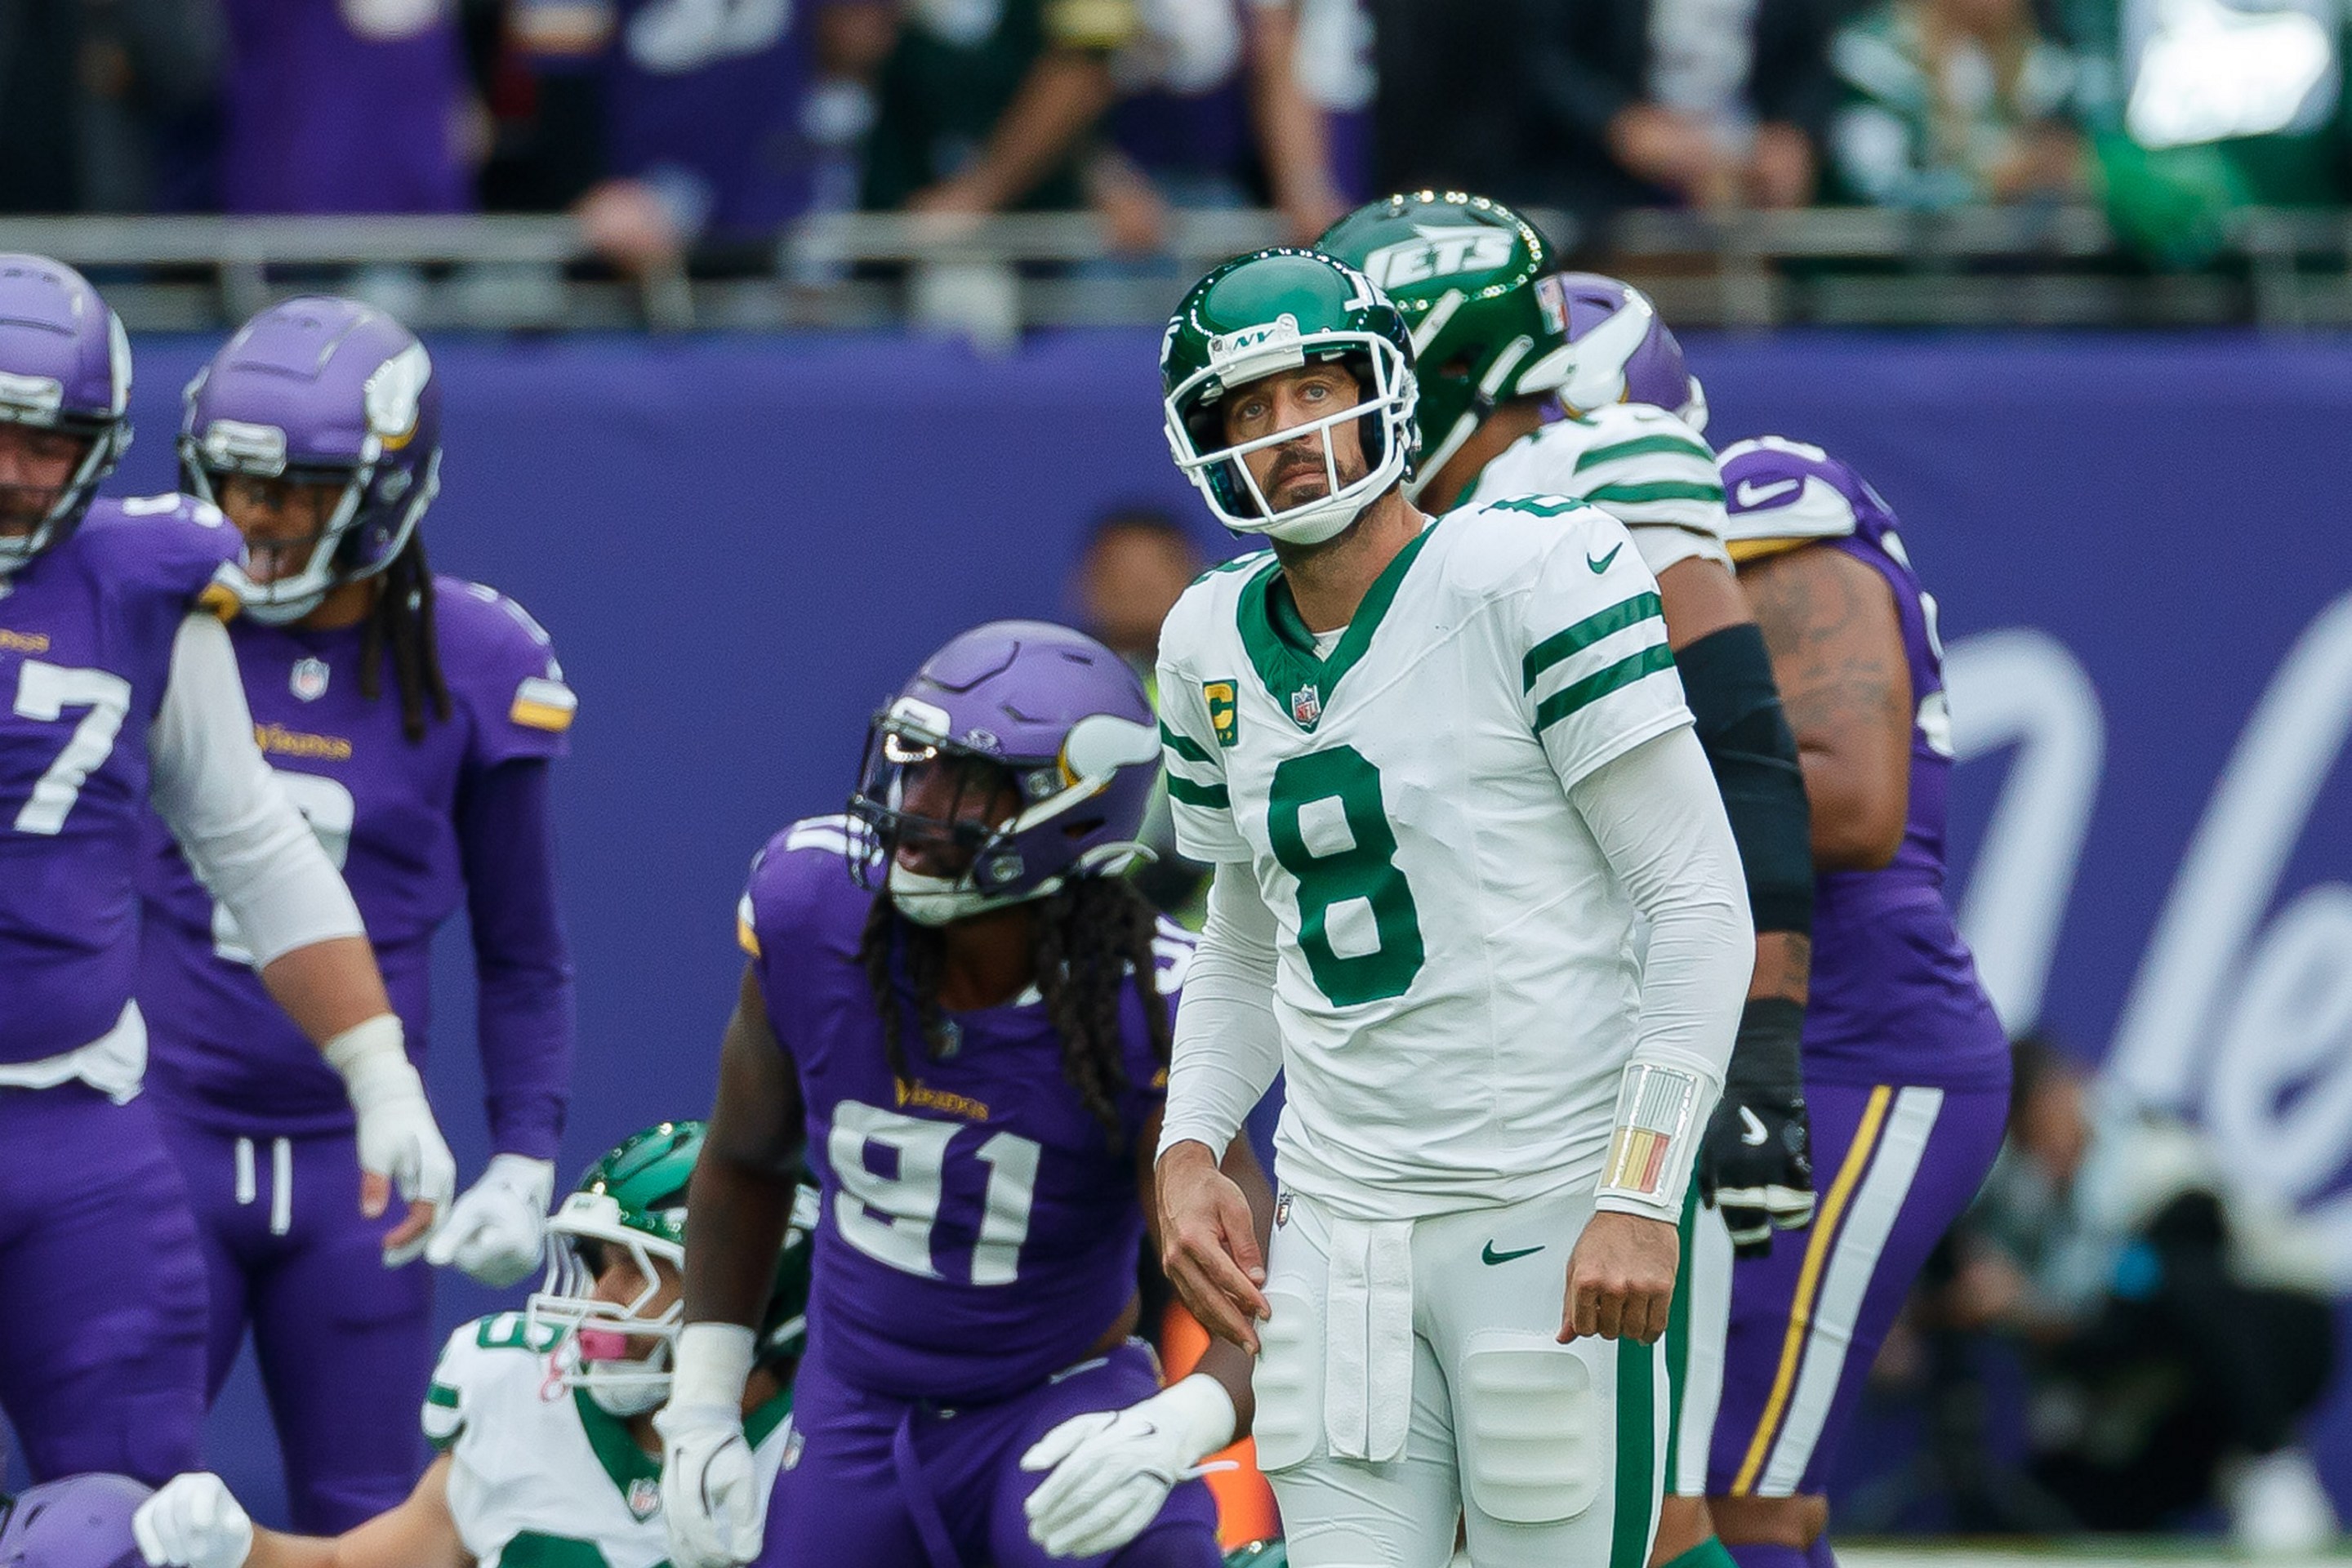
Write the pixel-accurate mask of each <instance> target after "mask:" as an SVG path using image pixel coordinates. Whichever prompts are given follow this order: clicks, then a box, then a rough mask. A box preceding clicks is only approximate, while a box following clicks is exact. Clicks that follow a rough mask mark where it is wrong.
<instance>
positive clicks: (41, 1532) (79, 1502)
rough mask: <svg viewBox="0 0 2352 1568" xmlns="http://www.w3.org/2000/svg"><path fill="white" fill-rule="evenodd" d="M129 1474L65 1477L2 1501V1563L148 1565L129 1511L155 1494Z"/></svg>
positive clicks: (73, 1567)
mask: <svg viewBox="0 0 2352 1568" xmlns="http://www.w3.org/2000/svg"><path fill="white" fill-rule="evenodd" d="M154 1495H155V1494H154V1492H153V1490H152V1489H150V1488H148V1487H146V1486H143V1485H142V1484H141V1483H140V1482H138V1481H134V1480H132V1479H131V1478H130V1477H129V1476H104V1475H91V1476H67V1477H65V1478H64V1479H61V1480H54V1481H44V1482H43V1483H42V1484H41V1485H39V1486H37V1487H33V1488H30V1489H26V1490H25V1491H23V1492H20V1493H18V1494H17V1496H16V1499H15V1500H12V1501H10V1502H8V1503H6V1504H5V1505H0V1568H146V1563H147V1560H146V1559H145V1558H144V1557H142V1556H141V1555H140V1553H139V1545H138V1542H135V1541H133V1540H132V1539H131V1515H132V1514H134V1513H136V1512H138V1511H139V1505H140V1504H141V1503H142V1502H145V1501H146V1500H148V1499H149V1498H151V1497H152V1496H154Z"/></svg>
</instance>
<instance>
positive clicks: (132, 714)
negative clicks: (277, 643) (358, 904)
mask: <svg viewBox="0 0 2352 1568" xmlns="http://www.w3.org/2000/svg"><path fill="white" fill-rule="evenodd" d="M237 548H238V540H237V535H236V530H235V529H233V528H230V527H229V526H227V523H226V521H225V520H224V519H223V518H222V517H221V514H220V513H219V512H217V511H215V510H214V509H213V508H211V507H209V506H207V505H205V504H204V503H203V502H201V501H195V500H185V499H184V498H182V497H179V496H151V497H147V498H144V499H142V500H101V501H99V502H97V503H96V504H95V505H93V506H92V507H91V508H90V510H89V515H88V516H87V517H85V518H84V519H83V520H82V523H81V526H80V527H79V528H77V529H76V530H74V531H73V532H72V533H70V534H68V535H67V536H66V538H65V539H64V540H63V541H62V542H59V543H58V544H55V545H53V546H51V547H50V548H49V549H47V550H46V551H44V552H41V553H40V554H38V555H37V556H35V557H34V558H33V559H32V560H31V561H30V562H29V563H26V565H24V566H23V567H20V568H19V569H18V570H17V571H16V573H15V574H13V575H12V576H8V577H0V995H5V997H6V999H7V1000H6V1003H5V1005H0V1061H9V1062H24V1061H38V1060H40V1059H41V1058H45V1057H53V1056H58V1055H60V1054H62V1053H64V1052H66V1051H70V1050H74V1049H77V1048H79V1047H82V1046H86V1045H88V1044H89V1043H90V1042H91V1041H92V1040H95V1039H97V1038H98V1037H100V1036H101V1035H103V1034H105V1033H106V1032H107V1031H108V1030H110V1029H111V1028H113V1027H114V1026H115V1024H116V1022H117V1020H119V1019H120V1018H121V1016H122V1009H123V1007H124V1005H126V1004H127V1003H129V1002H130V1000H131V988H132V979H133V976H134V974H135V973H136V972H137V970H138V966H139V892H138V866H139V839H140V829H139V824H140V822H141V819H142V817H144V816H148V815H149V812H148V808H147V787H148V758H147V731H148V726H150V725H151V724H152V723H153V722H154V721H155V715H156V712H157V710H158V709H159V708H160V707H161V705H162V702H163V688H164V684H165V681H166V679H167V678H168V677H169V674H170V671H171V665H172V642H173V638H174V637H176V636H177V635H178V634H179V629H180V625H181V623H182V622H183V621H184V620H185V619H186V618H187V616H188V612H189V610H190V609H192V608H193V607H194V606H195V605H196V604H197V603H198V601H199V599H200V598H202V597H205V595H206V594H207V590H208V589H211V588H213V586H214V583H215V575H216V574H218V573H219V571H220V569H221V568H222V567H223V566H224V565H225V564H226V563H228V562H230V561H232V560H234V559H236V553H237ZM217 592H218V593H219V594H220V595H222V596H223V603H225V604H226V603H233V602H234V601H232V600H228V599H226V594H227V590H226V588H225V587H222V588H219V589H218V590H217Z"/></svg>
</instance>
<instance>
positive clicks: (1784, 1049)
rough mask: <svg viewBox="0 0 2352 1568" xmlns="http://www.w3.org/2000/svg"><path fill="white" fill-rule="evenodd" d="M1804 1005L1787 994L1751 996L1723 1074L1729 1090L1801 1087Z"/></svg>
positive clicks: (1743, 1010)
mask: <svg viewBox="0 0 2352 1568" xmlns="http://www.w3.org/2000/svg"><path fill="white" fill-rule="evenodd" d="M1804 1034H1805V1005H1804V1004H1803V1003H1801V1002H1791V1001H1790V1000H1789V998H1787V997H1786V996H1751V997H1749V998H1748V1005H1747V1006H1745V1007H1743V1008H1741V1009H1740V1012H1739V1032H1738V1035H1736V1036H1734V1037H1733V1039H1732V1046H1731V1066H1730V1067H1729V1068H1727V1070H1726V1071H1725V1073H1724V1075H1723V1083H1724V1088H1725V1089H1726V1090H1727V1091H1728V1090H1730V1089H1767V1090H1771V1091H1775V1092H1779V1093H1787V1092H1789V1091H1790V1090H1791V1089H1798V1090H1800V1091H1801V1085H1802V1084H1803V1083H1804V1081H1805V1075H1804V1067H1803V1053H1804Z"/></svg>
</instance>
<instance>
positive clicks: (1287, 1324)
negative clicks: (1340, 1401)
mask: <svg viewBox="0 0 2352 1568" xmlns="http://www.w3.org/2000/svg"><path fill="white" fill-rule="evenodd" d="M1265 1301H1266V1305H1267V1307H1269V1308H1270V1309H1272V1316H1270V1317H1268V1318H1267V1319H1266V1320H1265V1321H1264V1322H1262V1323H1260V1324H1259V1325H1258V1331H1257V1337H1258V1356H1257V1365H1256V1367H1255V1369H1253V1370H1252V1372H1251V1373H1250V1392H1251V1394H1253V1395H1254V1396H1255V1398H1256V1401H1257V1416H1256V1419H1255V1422H1254V1423H1253V1424H1252V1426H1251V1433H1252V1435H1253V1436H1255V1438H1256V1439H1257V1465H1258V1468H1259V1469H1261V1470H1264V1471H1266V1472H1268V1473H1269V1474H1270V1473H1272V1472H1274V1471H1276V1470H1286V1469H1289V1468H1292V1467H1293V1466H1297V1465H1302V1464H1304V1463H1306V1462H1307V1460H1308V1459H1309V1458H1313V1457H1314V1454H1315V1450H1316V1449H1317V1448H1318V1447H1320V1446H1321V1444H1322V1441H1323V1316H1322V1312H1321V1310H1319V1304H1318V1302H1316V1301H1315V1300H1312V1299H1311V1298H1310V1297H1308V1296H1307V1293H1306V1292H1305V1291H1304V1290H1301V1289H1297V1287H1296V1286H1295V1285H1290V1284H1287V1283H1279V1284H1273V1285H1269V1286H1267V1287H1266V1291H1265Z"/></svg>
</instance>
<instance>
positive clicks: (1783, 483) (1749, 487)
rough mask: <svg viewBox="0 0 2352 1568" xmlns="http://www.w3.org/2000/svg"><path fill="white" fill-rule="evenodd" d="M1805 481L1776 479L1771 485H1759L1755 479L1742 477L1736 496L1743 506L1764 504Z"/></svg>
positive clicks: (1785, 493)
mask: <svg viewBox="0 0 2352 1568" xmlns="http://www.w3.org/2000/svg"><path fill="white" fill-rule="evenodd" d="M1804 482H1805V481H1804V480H1802V479H1775V480H1773V481H1772V482H1771V483H1770V484H1769V485H1759V484H1758V483H1757V482H1756V481H1755V480H1754V479H1742V480H1740V481H1739V489H1738V491H1737V492H1736V496H1737V499H1738V502H1739V504H1740V505H1741V506H1751V507H1752V506H1762V505H1763V504H1764V503H1765V502H1766V501H1768V500H1772V499H1773V498H1775V497H1777V496H1784V495H1787V494H1788V493H1789V492H1790V490H1793V489H1796V488H1797V487H1798V486H1799V485H1801V484H1803V483H1804Z"/></svg>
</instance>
